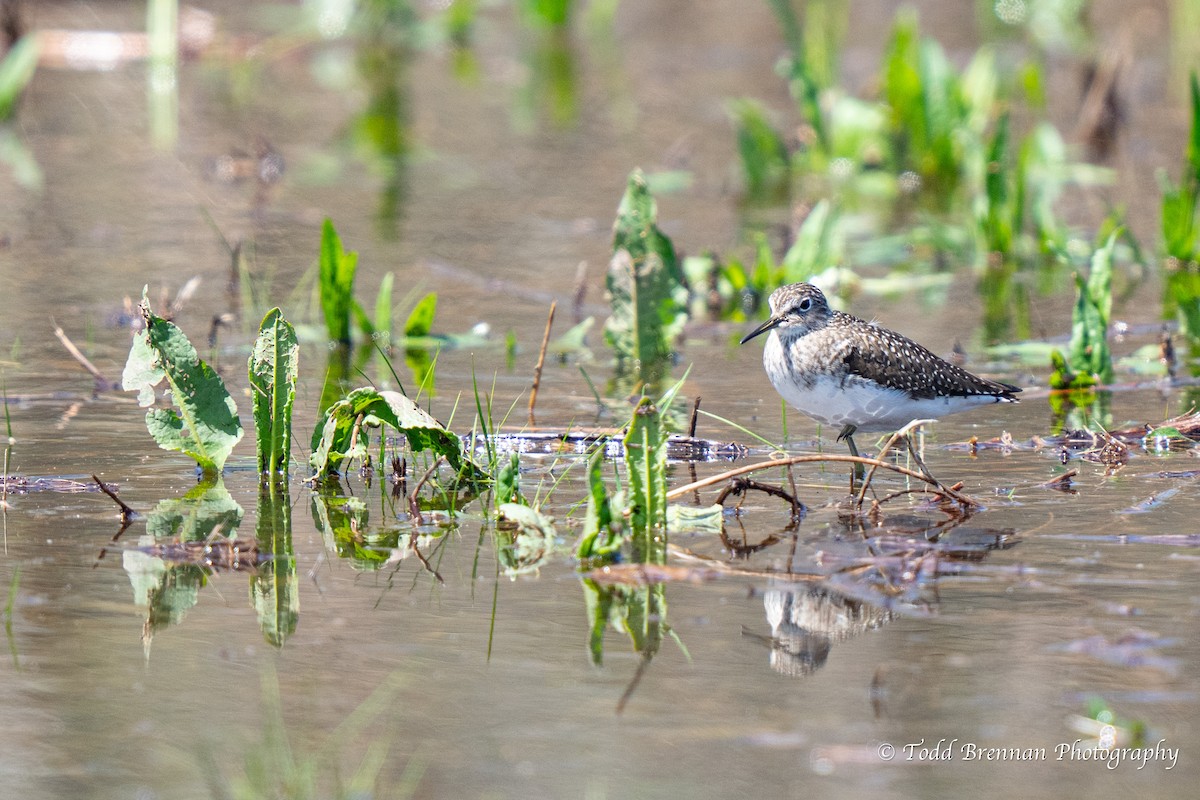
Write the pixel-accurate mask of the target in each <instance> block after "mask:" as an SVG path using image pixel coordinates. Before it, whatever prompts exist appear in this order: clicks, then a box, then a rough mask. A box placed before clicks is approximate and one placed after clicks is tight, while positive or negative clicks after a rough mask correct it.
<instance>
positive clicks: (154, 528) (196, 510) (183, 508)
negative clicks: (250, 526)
mask: <svg viewBox="0 0 1200 800" xmlns="http://www.w3.org/2000/svg"><path fill="white" fill-rule="evenodd" d="M244 514H245V512H244V511H243V510H242V507H241V506H240V505H238V502H237V501H236V500H234V499H233V495H231V494H230V493H229V490H228V489H226V488H225V484H223V483H222V482H221V481H220V480H219V479H212V480H207V481H204V482H203V483H200V484H197V485H196V486H195V487H194V488H192V490H191V491H189V492H188V493H187V494H185V495H184V496H183V497H180V498H177V499H175V500H163V501H162V502H160V503H159V504H158V505H157V506H155V507H154V510H153V511H151V512H150V513H149V515H147V517H146V532H147V533H148V534H150V535H151V536H153V537H154V538H155V539H157V540H163V539H178V540H180V541H184V542H202V541H204V540H205V539H208V538H209V537H210V536H212V535H213V534H223V535H225V536H230V535H232V534H233V533H235V532H236V531H237V529H238V527H239V526H240V525H241V524H242V516H243V515H244Z"/></svg>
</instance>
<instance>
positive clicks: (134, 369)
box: [122, 290, 243, 476]
mask: <svg viewBox="0 0 1200 800" xmlns="http://www.w3.org/2000/svg"><path fill="white" fill-rule="evenodd" d="M140 308H141V311H142V318H143V319H144V320H145V323H146V327H145V328H144V329H143V330H142V331H140V332H139V333H138V334H137V335H136V336H134V339H133V346H132V347H131V348H130V350H129V358H128V360H127V361H126V362H125V371H124V374H123V375H122V386H123V388H124V389H125V390H126V391H136V392H138V404H139V405H141V406H143V407H144V406H149V405H151V404H153V403H154V388H155V387H156V386H158V385H159V384H160V383H162V382H163V381H166V383H167V387H168V388H169V389H170V392H171V400H172V402H173V403H174V404H175V409H167V408H151V409H150V410H149V411H147V412H146V428H147V429H148V430H149V431H150V435H151V436H153V437H154V440H155V441H156V442H158V446H159V447H161V448H163V449H164V450H174V451H177V452H180V453H185V454H187V455H189V456H191V457H192V458H194V459H196V463H197V464H198V465H199V466H200V469H201V470H202V471H203V472H204V473H205V474H206V475H210V476H212V475H215V474H217V473H219V472H220V471H221V468H222V467H223V466H224V465H225V460H226V459H227V458H228V457H229V454H230V453H231V452H232V451H233V448H234V445H236V444H237V443H238V442H239V441H241V438H242V434H243V431H242V423H241V421H240V420H238V416H237V406H236V405H235V404H234V402H233V398H232V397H230V396H229V392H228V391H226V390H225V382H224V381H222V380H221V377H220V376H219V375H217V373H216V372H214V371H213V369H212V367H210V366H209V365H208V364H206V363H205V362H204V361H202V360H200V357H199V355H197V353H196V348H194V347H192V343H191V342H189V341H188V338H187V336H185V335H184V333H183V331H181V330H179V328H177V327H175V325H173V324H172V323H170V322H167V321H166V320H164V319H162V318H160V317H157V316H155V314H154V312H152V311H151V310H150V301H149V299H148V297H147V296H146V290H143V292H142V303H141V306H140Z"/></svg>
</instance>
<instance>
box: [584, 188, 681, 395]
mask: <svg viewBox="0 0 1200 800" xmlns="http://www.w3.org/2000/svg"><path fill="white" fill-rule="evenodd" d="M657 213H658V212H657V208H656V206H655V203H654V198H653V197H652V196H651V194H650V191H649V189H648V188H647V186H646V177H645V175H643V174H642V171H641V170H634V172H633V173H632V174H631V175H630V176H629V183H628V186H627V188H626V190H625V196H624V197H623V198H622V199H621V204H620V207H619V208H618V209H617V220H616V223H615V224H614V226H613V255H612V260H611V261H610V262H609V267H608V274H607V276H606V278H605V287H606V288H607V290H608V295H609V302H610V304H611V307H612V315H611V316H610V317H609V318H608V321H607V322H606V323H605V324H604V339H605V341H606V342H607V343H608V344H609V345H610V346H611V347H612V348H613V350H614V351H615V352H616V356H617V373H618V375H621V376H625V377H626V378H628V379H631V380H632V381H633V382H641V383H644V384H646V385H648V386H656V385H658V383H659V382H660V381H661V380H662V378H663V377H664V376H665V374H666V369H667V360H668V358H669V357H670V355H671V353H672V351H673V350H674V347H675V340H676V339H677V338H678V336H679V334H680V333H681V332H682V331H683V325H684V323H685V322H686V321H687V287H686V284H685V282H684V276H683V270H682V268H681V266H680V264H679V259H678V257H677V256H676V254H675V246H674V245H673V244H671V240H670V239H669V238H667V236H666V235H665V234H663V233H662V231H660V230H659V229H658V227H657V225H656V224H655V222H656V217H657Z"/></svg>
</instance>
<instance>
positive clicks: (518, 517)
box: [496, 503, 558, 578]
mask: <svg viewBox="0 0 1200 800" xmlns="http://www.w3.org/2000/svg"><path fill="white" fill-rule="evenodd" d="M496 514H497V517H496V556H497V558H498V559H499V561H500V567H501V568H502V569H503V570H504V572H505V574H506V575H508V576H509V577H510V578H513V577H516V576H517V575H524V574H527V573H531V572H537V571H538V569H540V568H541V567H542V566H543V565H545V564H547V563H549V561H550V558H551V557H552V556H553V555H554V552H555V550H556V549H557V548H558V532H557V531H556V530H555V529H554V519H553V518H552V517H549V516H547V515H545V514H543V513H542V512H541V511H540V510H539V509H536V508H533V507H532V506H527V505H525V504H524V503H501V504H500V505H499V506H498V507H497V508H496Z"/></svg>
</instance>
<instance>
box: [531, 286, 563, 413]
mask: <svg viewBox="0 0 1200 800" xmlns="http://www.w3.org/2000/svg"><path fill="white" fill-rule="evenodd" d="M556 308H558V301H557V300H553V301H551V303H550V314H549V315H548V316H547V317H546V332H545V333H543V334H542V347H541V349H540V350H538V360H537V366H536V367H534V368H533V388H532V389H530V391H529V424H530V425H533V424H534V419H533V405H534V403H536V402H537V396H538V388H539V387H540V386H541V385H542V367H544V366H545V365H546V348H547V347H549V346H550V328H551V327H552V326H553V325H554V310H555V309H556Z"/></svg>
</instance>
